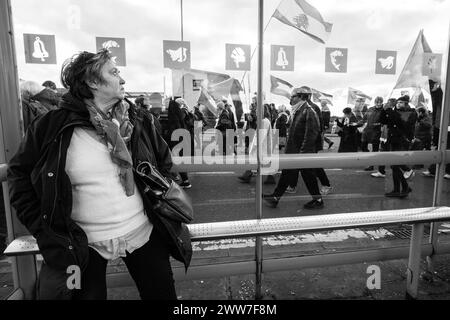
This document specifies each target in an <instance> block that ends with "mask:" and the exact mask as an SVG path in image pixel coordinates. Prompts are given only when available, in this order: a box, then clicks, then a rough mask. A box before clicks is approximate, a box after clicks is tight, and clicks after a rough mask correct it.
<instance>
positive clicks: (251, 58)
mask: <svg viewBox="0 0 450 320" xmlns="http://www.w3.org/2000/svg"><path fill="white" fill-rule="evenodd" d="M281 1H283V0H281ZM281 1H280V3H279V4H278V6H277V9H278V7H279V6H280V4H281ZM275 10H276V9H275ZM274 13H275V11H274ZM272 18H273V13H272V15H271V16H270V19H269V21H267V24H266V26H265V27H264V31H263V32H262V33H263V34H264V33H265V32H266V30H267V27H268V26H269V24H270V21H272ZM256 49H257V48H254V49H253V52H252V56H251V57H250V63H251V61H252V60H253V56H254V55H255V53H256ZM246 74H247V70H246V71H245V72H244V75H243V76H242V80H241V85H242V83H244V79H245V75H246Z"/></svg>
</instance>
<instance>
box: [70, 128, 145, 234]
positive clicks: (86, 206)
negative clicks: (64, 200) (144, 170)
mask: <svg viewBox="0 0 450 320" xmlns="http://www.w3.org/2000/svg"><path fill="white" fill-rule="evenodd" d="M66 173H67V175H68V176H69V178H70V181H71V183H72V198H73V204H72V219H73V220H74V221H75V222H76V223H77V224H78V225H79V226H80V227H81V228H82V229H83V230H84V232H85V233H86V235H87V237H88V242H89V243H93V242H98V241H104V240H109V239H114V238H118V237H121V236H124V235H126V234H127V233H129V232H130V231H132V230H135V229H136V228H138V227H140V226H141V225H143V224H144V223H146V222H147V221H148V218H147V217H146V216H145V214H144V206H143V203H142V198H141V196H140V194H139V192H138V190H137V188H135V193H134V195H133V196H131V197H127V196H126V194H125V191H124V188H123V186H122V184H121V183H120V179H119V167H118V166H117V165H116V164H115V163H113V162H112V160H111V156H110V153H109V151H108V148H107V147H106V145H105V144H104V143H103V142H101V140H100V138H99V137H98V136H97V134H96V133H95V131H93V130H87V129H82V128H76V129H75V130H74V133H73V136H72V140H71V141H70V146H69V149H68V151H67V160H66Z"/></svg>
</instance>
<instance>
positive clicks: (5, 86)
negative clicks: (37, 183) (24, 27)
mask: <svg viewBox="0 0 450 320" xmlns="http://www.w3.org/2000/svg"><path fill="white" fill-rule="evenodd" d="M0 105H1V106H2V112H0V117H1V129H2V130H1V132H0V135H1V137H0V138H1V140H2V144H3V148H1V150H0V161H1V162H2V163H7V162H8V161H9V160H10V159H11V158H12V156H13V155H14V153H15V152H16V150H17V148H18V146H19V143H20V140H21V137H22V130H21V127H20V95H19V79H18V74H17V62H16V51H15V45H14V31H13V23H12V11H11V3H10V0H0ZM3 188H4V189H3V192H4V198H5V212H6V219H7V226H8V241H9V242H11V241H12V240H13V239H14V238H16V237H18V236H22V235H25V234H28V231H27V230H26V229H25V227H24V226H23V225H22V224H21V223H20V222H19V221H18V220H17V217H16V215H15V212H14V210H12V209H11V210H10V206H9V194H8V193H9V191H8V184H7V183H3ZM11 266H12V272H13V280H14V287H15V288H16V289H18V288H21V289H22V290H23V292H24V296H25V299H33V298H34V294H35V290H34V288H35V284H36V265H35V259H34V258H33V256H24V257H17V258H11Z"/></svg>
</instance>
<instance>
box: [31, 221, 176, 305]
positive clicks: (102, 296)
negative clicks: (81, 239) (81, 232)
mask: <svg viewBox="0 0 450 320" xmlns="http://www.w3.org/2000/svg"><path fill="white" fill-rule="evenodd" d="M122 259H123V261H124V262H125V264H126V266H127V268H128V272H129V273H130V275H131V277H132V278H133V280H134V282H135V283H136V286H137V289H138V291H139V294H140V297H141V299H143V300H176V299H177V295H176V292H175V283H174V280H173V274H172V268H171V266H170V260H169V249H168V247H167V245H166V243H165V242H164V240H163V238H162V237H161V235H160V234H159V233H158V232H157V231H156V230H155V228H153V231H152V234H151V236H150V240H149V241H148V242H147V243H146V244H145V245H144V246H142V247H141V248H139V249H136V250H135V251H133V253H131V254H129V253H127V256H126V257H124V258H122ZM107 264H108V261H107V260H105V259H104V258H103V257H102V256H100V255H99V254H98V253H97V251H95V250H94V249H92V248H89V263H88V266H87V269H86V270H85V271H84V272H83V273H82V275H81V289H80V290H68V289H67V285H66V280H67V277H68V274H66V273H65V271H56V270H53V269H51V268H50V267H48V266H47V265H43V268H42V270H41V273H40V281H39V289H38V298H39V299H42V300H60V299H64V300H71V299H72V300H106V297H107V290H106V289H107V288H106V266H107Z"/></svg>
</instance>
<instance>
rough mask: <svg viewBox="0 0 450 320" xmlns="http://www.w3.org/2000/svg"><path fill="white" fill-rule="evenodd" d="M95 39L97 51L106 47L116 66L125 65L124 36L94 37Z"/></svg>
mask: <svg viewBox="0 0 450 320" xmlns="http://www.w3.org/2000/svg"><path fill="white" fill-rule="evenodd" d="M95 39H96V44H97V51H100V50H101V49H107V50H108V51H109V52H110V53H111V56H112V59H113V61H114V62H115V63H116V65H117V66H119V67H125V66H126V65H127V58H126V50H125V38H107V37H96V38H95Z"/></svg>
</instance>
